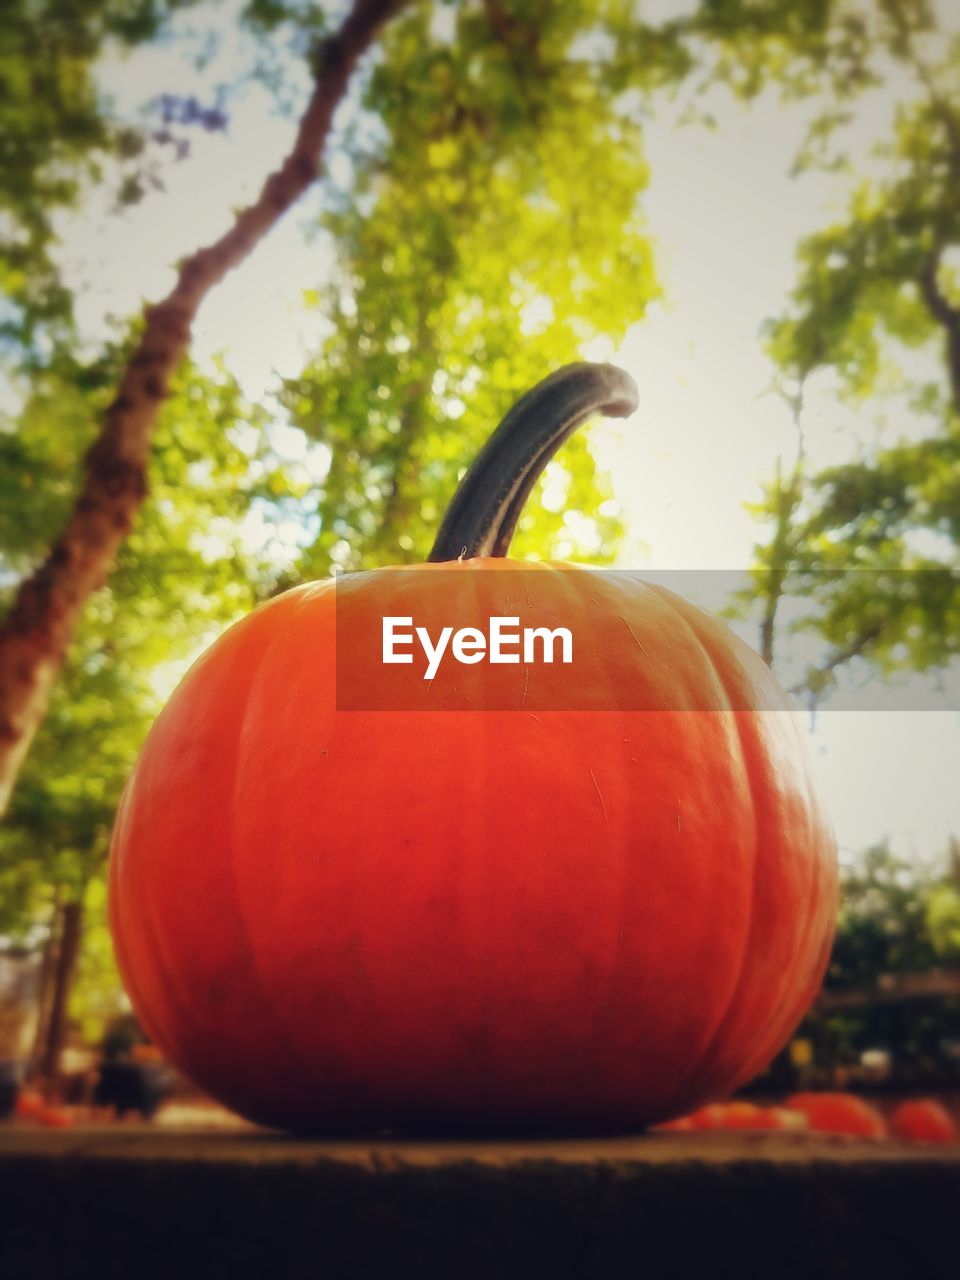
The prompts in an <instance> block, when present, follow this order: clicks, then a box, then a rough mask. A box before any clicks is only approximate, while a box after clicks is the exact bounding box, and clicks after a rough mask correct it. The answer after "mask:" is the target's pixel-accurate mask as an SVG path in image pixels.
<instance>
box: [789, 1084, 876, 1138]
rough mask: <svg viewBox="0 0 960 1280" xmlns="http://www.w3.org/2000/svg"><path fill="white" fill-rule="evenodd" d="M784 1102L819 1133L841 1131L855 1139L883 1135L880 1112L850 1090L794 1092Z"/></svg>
mask: <svg viewBox="0 0 960 1280" xmlns="http://www.w3.org/2000/svg"><path fill="white" fill-rule="evenodd" d="M786 1105H787V1107H788V1108H789V1109H790V1110H791V1111H799V1112H801V1113H802V1114H803V1115H805V1116H806V1117H807V1122H808V1124H809V1126H810V1128H811V1129H814V1130H816V1131H817V1132H819V1133H842V1134H846V1135H847V1136H848V1137H855V1138H885V1137H886V1136H887V1126H886V1122H885V1121H884V1118H883V1116H882V1115H881V1114H880V1112H879V1111H877V1110H876V1108H875V1107H871V1106H870V1105H869V1103H866V1102H864V1101H863V1099H862V1098H858V1097H857V1096H856V1094H853V1093H795V1094H793V1095H792V1096H791V1097H789V1098H788V1099H787V1101H786Z"/></svg>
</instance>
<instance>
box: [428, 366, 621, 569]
mask: <svg viewBox="0 0 960 1280" xmlns="http://www.w3.org/2000/svg"><path fill="white" fill-rule="evenodd" d="M637 404H638V392H637V385H636V383H635V382H634V380H633V379H632V378H631V377H630V375H629V374H628V373H624V371H623V370H622V369H618V368H616V366H615V365H612V364H568V365H566V366H564V368H562V369H558V370H557V371H556V373H551V374H550V376H549V377H548V378H544V380H543V381H542V382H538V383H537V385H536V386H535V387H534V388H533V389H532V390H531V391H528V392H527V393H526V395H524V396H521V397H520V399H519V400H518V401H517V403H516V404H515V405H514V406H513V408H512V409H511V410H510V411H509V413H508V414H507V416H506V417H505V418H504V419H503V421H502V422H501V423H500V425H499V427H497V429H496V431H495V432H494V433H493V435H492V436H491V437H490V439H489V440H488V441H487V443H486V444H485V445H484V447H483V448H482V449H481V450H480V452H479V453H478V454H477V456H476V458H475V459H474V462H473V465H472V466H471V467H470V470H469V471H468V472H467V474H466V475H465V476H464V478H463V481H462V483H461V484H460V487H459V488H458V489H457V491H456V493H455V494H454V495H453V500H452V501H451V503H450V505H449V507H448V508H447V512H446V515H445V516H444V517H443V521H442V522H441V525H440V532H439V533H438V534H437V540H436V542H435V543H434V544H433V550H432V551H431V552H430V559H431V560H433V561H444V560H472V559H473V558H474V557H475V556H505V555H506V554H507V550H508V548H509V546H510V539H511V538H512V537H513V533H514V530H515V529H516V527H517V521H518V520H519V519H520V513H521V511H522V510H523V506H524V503H525V502H526V501H527V498H529V496H530V491H531V489H532V488H533V486H534V485H535V484H536V482H537V480H538V479H539V477H540V473H541V472H542V471H543V469H544V467H545V466H546V465H547V463H548V462H549V461H550V459H551V458H552V457H553V455H554V454H555V453H556V452H557V450H558V449H559V448H560V446H561V445H562V444H563V442H564V441H565V440H566V439H567V438H568V437H569V436H571V435H572V434H573V432H574V431H576V429H577V427H579V426H580V424H581V423H582V422H585V421H586V420H587V418H590V417H592V416H593V414H595V413H599V412H602V413H605V414H607V416H608V417H611V418H627V417H629V416H630V414H631V413H633V411H634V410H635V409H636V407H637Z"/></svg>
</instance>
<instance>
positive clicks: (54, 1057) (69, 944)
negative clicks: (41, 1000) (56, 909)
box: [40, 901, 83, 1091]
mask: <svg viewBox="0 0 960 1280" xmlns="http://www.w3.org/2000/svg"><path fill="white" fill-rule="evenodd" d="M82 923H83V904H82V903H81V902H79V901H77V902H67V903H65V904H64V905H63V906H62V907H61V909H60V931H59V932H60V945H59V947H58V948H57V964H56V970H55V973H54V979H53V998H52V999H51V1001H50V1017H49V1019H48V1021H47V1037H46V1044H45V1045H44V1050H43V1061H42V1062H41V1071H40V1074H41V1075H42V1077H43V1079H44V1080H45V1081H46V1083H47V1087H48V1089H50V1090H51V1091H54V1090H55V1089H56V1087H57V1085H58V1083H59V1080H60V1057H61V1054H62V1053H63V1041H64V1037H65V1035H66V1030H67V1002H68V1001H69V999H70V988H71V986H72V985H73V975H74V973H75V971H76V967H77V953H78V951H79V949H80V931H81V926H82Z"/></svg>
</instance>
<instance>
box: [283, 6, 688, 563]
mask: <svg viewBox="0 0 960 1280" xmlns="http://www.w3.org/2000/svg"><path fill="white" fill-rule="evenodd" d="M617 8H618V6H615V5H609V4H605V3H596V2H595V3H583V4H581V5H576V6H556V5H552V6H551V5H543V4H540V5H537V4H527V5H513V6H509V15H508V13H507V7H503V8H501V6H499V5H497V4H493V3H486V4H482V5H480V4H477V5H462V6H459V7H456V8H453V7H451V8H447V9H443V8H437V7H430V6H420V7H418V8H416V9H415V10H413V11H411V13H410V14H408V15H407V16H406V17H405V18H404V19H403V20H402V21H399V22H397V23H396V24H395V25H394V26H393V27H392V29H391V30H390V31H389V32H388V33H387V34H386V36H385V37H384V41H383V59H382V61H381V62H380V64H379V65H378V67H377V69H376V71H375V73H374V75H373V77H372V78H371V81H370V85H369V88H368V89H367V92H366V94H365V97H364V104H363V105H364V108H365V111H364V114H363V115H362V116H361V117H360V118H359V119H358V121H357V123H356V125H355V127H354V129H353V131H352V134H351V136H350V137H349V138H348V139H347V141H346V145H347V149H348V152H349V154H350V157H351V163H352V170H353V179H352V182H351V184H350V187H349V190H348V191H347V192H346V193H343V194H341V195H340V197H339V198H338V199H336V201H335V202H333V207H331V208H330V210H329V211H328V213H327V215H326V216H325V218H324V220H323V230H324V232H325V233H326V234H327V236H329V238H330V242H331V253H332V255H333V257H334V259H335V262H336V274H335V279H334V281H333V287H332V288H331V287H328V288H327V289H325V290H323V291H315V292H314V293H313V295H312V296H313V297H314V299H315V306H316V307H317V308H318V309H319V310H320V312H321V313H322V315H323V317H324V319H325V320H326V321H327V332H328V334H329V336H328V337H327V338H326V340H325V341H324V342H323V343H322V344H321V346H320V349H319V350H318V351H317V353H316V355H315V357H314V358H313V359H312V360H311V361H310V363H309V364H308V365H307V367H306V368H305V369H304V371H303V373H302V374H301V376H300V377H298V378H296V379H293V380H291V381H290V382H288V384H287V386H286V392H285V401H286V404H287V405H288V407H289V409H290V412H291V415H292V418H293V420H294V421H295V422H296V423H297V424H298V425H300V426H302V427H303V428H304V430H305V431H307V432H309V433H311V434H316V435H317V436H318V438H319V439H322V440H323V441H324V442H325V443H326V444H327V445H328V446H329V447H330V448H331V449H332V454H333V460H332V465H331V469H330V473H329V476H328V478H327V481H326V484H325V485H324V490H323V496H322V500H321V503H320V509H319V514H320V518H321V531H320V534H319V537H318V540H317V542H316V544H315V545H314V546H313V547H312V548H311V549H310V551H309V552H308V554H307V555H306V556H305V557H304V561H303V563H302V564H301V566H300V572H302V573H304V574H306V575H307V576H315V575H317V574H322V573H326V572H329V570H330V567H331V565H335V566H337V567H341V568H357V567H358V566H359V565H361V564H363V565H365V566H367V567H371V566H374V565H377V564H385V563H386V564H388V563H397V562H399V561H403V560H422V559H424V558H425V556H426V554H427V552H428V550H429V548H430V544H431V542H432V538H433V533H434V531H435V527H436V524H437V521H438V520H439V517H440V515H441V514H442V511H443V508H444V507H445V505H446V502H447V501H448V500H449V497H450V495H451V494H452V492H453V490H454V488H455V486H456V481H457V477H458V473H462V470H463V468H464V467H465V466H466V464H467V463H468V462H469V461H471V459H472V456H473V454H474V453H475V452H476V451H477V449H478V448H479V446H480V444H481V442H482V441H483V440H484V439H485V438H486V436H487V435H489V433H490V431H491V430H492V428H493V427H494V426H495V425H496V422H497V421H498V420H499V418H500V417H501V416H502V414H503V413H504V412H505V410H506V409H507V408H508V406H509V405H510V404H511V403H512V401H513V400H515V399H516V398H517V397H518V396H519V395H520V394H521V393H522V392H523V391H525V390H526V389H527V388H528V387H529V386H531V385H532V384H533V383H535V382H537V381H539V380H540V378H542V377H543V376H544V375H545V374H546V373H548V372H550V371H551V370H552V369H554V368H556V367H558V366H559V365H562V364H565V363H567V362H568V361H570V360H573V359H576V358H577V357H578V355H579V352H580V349H581V348H582V346H583V345H584V344H585V343H586V342H588V341H591V340H593V339H596V338H598V337H602V338H606V339H607V340H608V342H609V344H610V346H611V349H612V347H613V345H614V344H615V343H616V342H617V341H618V340H619V339H620V338H621V337H622V335H623V333H624V332H625V330H626V328H627V327H628V326H629V325H630V324H631V323H632V322H635V321H636V320H638V319H639V318H640V317H641V316H642V315H643V312H644V308H645V306H646V304H647V302H648V301H649V300H650V299H651V297H653V296H654V295H655V293H656V286H655V283H654V278H653V269H652V263H651V251H650V246H649V243H648V241H647V239H646V237H645V235H644V233H643V227H642V221H641V215H640V206H639V197H640V195H641V193H642V191H643V188H644V187H645V185H646V181H647V166H646V164H645V161H644V158H643V147H642V140H641V134H640V128H639V124H638V121H637V119H636V117H635V114H631V112H630V111H629V110H627V109H625V107H624V106H623V105H621V104H620V101H619V97H618V91H619V90H621V89H622V88H623V87H624V85H625V84H626V83H627V82H628V81H627V77H626V76H625V75H624V72H623V71H622V70H621V69H620V67H619V65H618V63H617V61H616V59H615V58H611V57H610V56H609V54H607V56H599V57H597V58H595V59H594V60H592V61H589V60H588V59H589V54H590V38H589V37H590V33H593V38H594V39H595V40H598V41H599V48H600V51H601V53H603V51H604V50H605V48H606V46H605V45H604V44H603V41H602V39H600V33H602V31H603V30H604V27H603V25H602V24H603V23H604V22H605V21H606V22H607V23H609V21H610V14H611V11H616V10H617ZM444 14H446V15H447V16H448V18H449V21H446V20H444V21H441V22H438V21H437V18H438V15H439V16H441V17H443V15H444ZM595 24H601V25H599V26H596V25H595ZM578 38H579V39H580V40H581V41H582V42H584V43H585V45H586V46H587V47H586V48H585V50H584V53H583V59H582V60H581V61H582V68H581V69H580V70H579V71H578V72H577V73H576V74H574V69H573V68H572V67H571V65H570V50H571V48H573V47H575V46H576V45H577V42H578ZM654 74H656V75H660V76H662V75H663V68H662V66H661V65H660V64H657V65H656V67H655V68H654V67H651V66H650V65H649V64H648V65H644V64H641V65H640V66H639V67H638V68H637V70H636V71H635V73H634V74H633V76H632V80H633V81H634V83H637V82H642V81H643V80H644V78H645V77H647V78H649V77H652V76H653V75H654ZM371 119H373V120H375V121H376V122H377V126H378V127H377V130H376V134H375V136H374V137H373V138H372V139H371V138H370V130H371V124H370V121H371ZM384 132H385V134H386V141H385V142H384V141H383V138H382V134H383V133H384ZM445 420H446V422H447V423H448V424H449V425H444V423H445ZM547 483H548V487H549V488H550V489H552V490H554V491H555V492H556V491H559V492H562V493H563V502H562V507H563V511H561V510H560V509H559V508H560V505H561V504H560V503H559V502H556V501H554V502H553V503H551V504H550V506H551V507H552V509H548V508H547V507H545V506H544V505H543V503H542V502H540V503H531V505H530V507H529V509H528V511H527V513H526V515H525V516H524V518H523V521H522V523H521V534H522V535H524V534H525V535H526V537H521V539H520V544H521V545H522V546H523V548H524V549H525V550H526V551H527V552H528V553H530V552H538V553H540V554H542V553H543V552H544V551H546V550H547V549H548V548H550V547H551V545H552V546H553V547H559V548H560V550H561V554H564V555H566V556H568V557H569V556H574V555H576V554H577V553H578V552H579V553H580V554H581V555H589V556H590V558H591V559H594V560H595V559H596V558H597V557H598V556H602V555H603V554H610V553H611V552H612V551H613V549H614V535H615V532H616V530H617V524H616V521H615V519H614V516H615V506H614V504H612V503H611V502H610V501H609V495H608V494H606V493H605V491H604V486H603V484H602V483H601V481H600V480H599V478H598V477H597V475H596V471H595V468H594V465H593V461H592V458H591V456H590V453H589V451H588V447H587V444H586V443H585V440H584V438H583V436H582V435H578V436H577V438H576V439H575V440H574V441H572V442H571V443H570V444H569V445H568V446H567V447H566V448H565V449H564V451H563V454H562V455H561V458H560V459H558V460H556V461H555V462H554V463H552V464H551V468H550V473H549V475H548V481H547ZM605 498H606V499H607V501H606V502H605V501H604V499H605ZM564 513H565V514H564Z"/></svg>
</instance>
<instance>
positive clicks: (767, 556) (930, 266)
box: [748, 0, 960, 696]
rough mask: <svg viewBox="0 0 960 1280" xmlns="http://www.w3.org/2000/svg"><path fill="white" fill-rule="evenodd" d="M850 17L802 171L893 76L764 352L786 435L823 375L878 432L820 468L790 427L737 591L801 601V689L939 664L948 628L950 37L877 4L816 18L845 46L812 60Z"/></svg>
mask: <svg viewBox="0 0 960 1280" xmlns="http://www.w3.org/2000/svg"><path fill="white" fill-rule="evenodd" d="M854 25H855V27H856V35H855V40H856V64H857V66H858V67H859V68H860V74H859V76H858V77H857V78H856V79H855V80H854V81H853V82H849V81H845V80H844V79H843V78H842V77H840V78H839V79H838V80H837V82H836V84H835V88H834V93H833V102H832V105H829V106H827V107H826V108H825V109H824V110H823V111H820V112H818V113H817V115H816V117H815V120H814V123H813V126H812V129H811V143H810V145H809V146H808V147H807V149H806V150H805V153H804V155H803V156H802V157H800V160H799V163H800V167H811V166H814V165H818V164H819V165H825V166H828V167H836V166H837V165H842V164H843V163H846V162H847V161H846V157H845V155H844V151H843V140H844V137H845V133H844V130H845V129H846V128H847V127H848V126H851V125H855V124H856V122H857V119H858V112H859V113H864V112H869V111H870V110H871V109H876V108H875V106H871V104H872V103H873V102H874V100H873V99H871V98H870V96H869V90H870V89H871V88H872V87H874V86H875V85H877V84H878V83H881V82H883V81H884V79H885V78H893V79H894V80H896V81H897V82H902V84H904V85H905V86H906V87H905V88H904V89H903V90H902V95H903V96H902V98H901V101H900V104H899V107H898V110H897V112H896V117H895V121H894V127H893V133H892V136H891V137H889V138H887V139H886V140H885V141H884V142H882V143H881V144H878V145H877V146H876V147H875V148H874V151H873V154H872V156H871V157H870V164H869V169H868V173H869V176H867V177H865V178H861V179H860V180H859V181H856V182H855V186H854V190H853V193H852V195H851V198H850V202H849V206H848V208H847V209H846V211H845V213H844V216H843V217H842V218H841V219H840V220H838V221H837V222H836V223H834V224H833V225H832V226H829V227H827V228H825V229H824V230H822V231H820V232H818V233H816V234H814V235H813V236H811V237H809V238H808V239H807V240H805V241H804V242H803V243H802V244H801V245H800V246H799V250H798V282H797V285H796V288H795V289H794V291H793V295H792V298H791V299H790V302H789V305H788V308H787V310H786V311H785V313H784V314H783V315H782V316H781V317H780V318H779V319H778V320H777V321H776V322H774V323H773V324H771V326H770V330H769V349H770V353H771V356H772V358H773V360H774V361H775V363H776V365H777V367H778V370H779V372H780V376H781V378H782V379H783V381H784V383H785V385H786V386H787V387H789V388H791V391H790V395H791V397H792V401H793V404H794V407H795V409H796V416H797V424H798V428H799V429H800V430H801V431H802V428H803V419H802V412H803V405H804V401H805V399H806V398H807V397H808V396H809V395H810V393H812V392H815V391H816V390H817V389H818V387H823V386H829V387H830V388H831V391H832V394H833V396H834V403H836V404H837V405H838V406H839V405H841V404H842V403H843V402H846V403H847V404H848V405H849V406H851V407H853V408H854V409H855V410H856V412H857V413H858V415H859V416H860V418H861V420H865V421H869V420H871V419H872V420H873V422H874V423H875V424H876V430H875V435H874V440H873V441H872V442H866V443H861V445H860V448H859V456H854V457H853V458H852V459H851V460H849V461H847V462H844V463H843V464H841V465H839V466H832V467H830V468H828V469H822V470H819V471H816V470H811V468H810V467H809V465H808V464H807V463H806V461H805V458H804V448H803V445H804V441H803V437H802V434H801V435H800V437H799V444H800V456H799V462H798V464H797V467H796V469H795V470H794V471H793V474H792V476H791V478H790V480H789V482H785V481H783V480H782V479H780V480H778V481H777V482H775V483H774V484H773V485H771V486H770V488H769V489H768V491H767V492H766V494H765V495H764V498H763V501H762V502H761V503H760V504H758V505H757V507H756V508H755V510H756V513H757V515H758V517H759V518H760V519H762V520H764V521H765V522H766V523H767V525H768V528H769V529H770V531H771V532H770V534H769V537H768V540H767V541H766V542H765V543H764V544H763V545H762V546H761V547H759V548H758V550H757V569H758V570H759V572H758V573H757V574H756V575H755V577H754V582H753V587H752V589H751V591H750V592H749V593H748V594H749V595H752V596H753V597H754V599H758V598H759V599H760V600H761V601H762V602H763V610H764V613H765V615H766V617H767V618H768V621H769V618H770V616H771V615H775V614H776V611H777V608H778V604H779V601H780V598H781V596H782V595H783V594H785V593H790V594H793V595H797V596H801V597H805V598H806V601H807V607H806V609H805V610H804V612H803V615H802V616H800V617H798V618H795V619H794V621H793V622H792V624H791V627H792V629H793V630H807V631H812V632H815V633H816V634H817V635H819V636H820V637H821V638H822V639H823V640H825V641H826V642H827V644H828V646H829V656H828V658H827V660H826V662H825V663H824V665H823V666H821V667H815V668H813V669H811V670H810V671H809V672H808V673H807V677H806V685H807V688H808V689H809V690H810V691H811V692H812V693H813V694H814V695H817V696H819V695H822V694H823V693H825V692H826V691H827V690H828V689H829V687H830V685H831V684H832V682H833V679H834V673H835V671H836V670H837V669H838V668H839V667H840V666H842V665H843V664H844V663H846V662H847V661H849V660H850V659H851V658H853V657H862V658H864V659H867V660H869V661H870V662H872V663H873V664H875V666H876V667H877V668H878V669H879V670H880V671H881V672H882V673H885V674H889V673H890V672H892V671H895V670H919V671H930V670H935V669H940V668H942V667H944V666H945V665H946V664H947V663H948V662H949V661H950V660H951V659H952V658H954V657H955V656H956V654H957V636H958V635H960V629H958V622H960V578H958V577H957V575H956V572H955V569H956V564H957V549H958V546H960V523H958V519H957V512H958V510H960V507H958V499H960V482H958V475H960V471H958V467H957V462H958V459H960V418H958V415H960V279H958V277H957V274H956V270H955V265H953V264H955V261H956V255H957V253H958V252H960V203H958V198H957V193H958V191H960V93H958V90H957V86H958V85H960V74H958V73H960V42H958V41H957V40H956V39H954V40H952V41H948V40H947V39H946V37H942V38H941V37H939V36H938V33H937V30H936V25H935V22H934V18H933V14H932V11H931V10H930V9H929V7H928V6H927V5H926V4H924V3H920V2H914V3H909V4H899V5H894V4H890V3H887V2H886V0H876V2H875V3H873V4H871V5H868V6H864V8H863V12H862V13H860V14H858V15H857V17H856V18H853V17H852V16H851V15H849V14H848V15H847V16H846V17H843V16H842V12H841V16H839V17H837V18H836V19H835V20H834V19H831V21H830V23H829V24H828V27H827V28H826V31H827V32H828V33H829V31H831V30H832V31H834V32H835V33H836V35H837V37H838V40H839V41H840V44H841V45H842V46H843V51H842V53H841V54H840V55H838V53H837V47H835V45H834V43H833V42H832V41H831V40H830V39H827V40H826V41H825V43H824V44H823V46H822V48H821V50H820V53H819V55H818V58H819V61H820V64H821V66H822V67H823V69H824V70H825V71H830V70H832V71H833V72H834V73H839V71H840V70H841V68H842V66H843V65H844V63H845V62H846V61H848V60H849V58H850V56H851V47H850V43H849V42H850V40H851V39H853V38H854V37H853V35H852V31H853V26H854ZM838 56H839V62H838V60H837V59H838ZM840 99H842V100H843V101H842V106H843V109H842V110H840V109H839V104H840ZM813 140H815V142H816V145H813ZM898 424H904V426H901V427H900V428H899V430H900V432H901V433H902V434H900V435H899V437H898V438H897V437H894V438H893V439H891V438H890V432H891V430H897V426H898ZM907 424H908V430H909V434H907V431H906V430H904V427H906V426H907Z"/></svg>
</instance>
